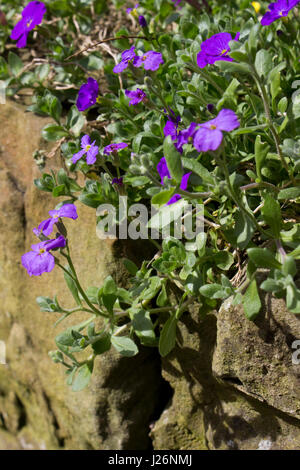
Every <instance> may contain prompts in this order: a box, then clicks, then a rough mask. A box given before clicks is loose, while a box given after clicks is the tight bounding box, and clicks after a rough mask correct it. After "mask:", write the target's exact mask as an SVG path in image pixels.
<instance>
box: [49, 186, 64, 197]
mask: <svg viewBox="0 0 300 470" xmlns="http://www.w3.org/2000/svg"><path fill="white" fill-rule="evenodd" d="M66 194H68V192H67V191H66V186H65V185H64V184H60V185H59V186H56V187H55V188H53V190H52V196H53V197H60V196H65V195H66Z"/></svg>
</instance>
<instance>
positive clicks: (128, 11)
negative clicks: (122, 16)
mask: <svg viewBox="0 0 300 470" xmlns="http://www.w3.org/2000/svg"><path fill="white" fill-rule="evenodd" d="M139 6H140V4H139V3H136V4H135V5H134V7H132V8H127V10H126V13H128V14H129V13H131V12H132V11H133V10H136V9H137V8H138V7H139Z"/></svg>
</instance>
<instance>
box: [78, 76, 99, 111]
mask: <svg viewBox="0 0 300 470" xmlns="http://www.w3.org/2000/svg"><path fill="white" fill-rule="evenodd" d="M98 93H99V85H98V83H97V81H96V80H94V78H92V77H89V78H88V81H87V83H84V84H83V85H81V87H80V90H79V92H78V97H77V101H76V106H77V108H78V111H85V110H86V109H88V108H90V107H91V106H93V105H94V104H95V103H96V100H97V96H98Z"/></svg>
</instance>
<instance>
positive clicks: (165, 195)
mask: <svg viewBox="0 0 300 470" xmlns="http://www.w3.org/2000/svg"><path fill="white" fill-rule="evenodd" d="M174 192H175V189H174V188H172V189H168V190H166V191H160V193H157V194H155V196H153V198H152V200H151V203H152V204H153V205H154V206H155V205H157V206H162V205H164V204H166V203H167V202H168V201H169V200H170V199H171V197H172V196H173V194H174Z"/></svg>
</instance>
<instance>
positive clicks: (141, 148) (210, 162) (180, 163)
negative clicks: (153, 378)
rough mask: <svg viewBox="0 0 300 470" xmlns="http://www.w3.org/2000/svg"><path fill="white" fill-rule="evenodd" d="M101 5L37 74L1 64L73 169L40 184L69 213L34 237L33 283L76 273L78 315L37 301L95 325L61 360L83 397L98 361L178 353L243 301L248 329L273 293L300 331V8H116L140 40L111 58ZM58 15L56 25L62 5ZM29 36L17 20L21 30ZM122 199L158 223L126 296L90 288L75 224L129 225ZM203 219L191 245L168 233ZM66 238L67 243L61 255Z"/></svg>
mask: <svg viewBox="0 0 300 470" xmlns="http://www.w3.org/2000/svg"><path fill="white" fill-rule="evenodd" d="M90 3H93V5H94V7H95V9H94V10H93V11H95V14H94V16H93V18H92V19H90V18H89V15H90V11H89V10H88V11H87V10H85V7H84V6H83V7H82V12H81V14H80V15H79V16H78V22H79V23H78V25H77V28H76V25H74V22H73V18H74V15H75V17H76V14H77V12H76V11H74V9H73V6H72V5H73V3H72V2H70V4H69V3H68V6H66V10H65V11H64V15H63V16H62V18H61V20H60V22H59V24H56V23H55V22H54V23H53V24H52V23H51V27H50V24H49V27H48V26H47V24H46V23H45V24H43V27H44V28H46V30H47V32H48V35H47V34H45V40H44V43H43V48H41V49H39V48H38V45H36V47H37V52H36V53H35V56H34V57H32V58H31V61H30V65H28V66H27V65H25V64H23V63H22V61H21V59H20V58H19V57H18V56H17V55H16V54H15V52H12V51H9V52H8V50H7V51H6V55H5V57H7V63H6V60H4V59H3V60H1V62H0V79H1V80H4V81H5V83H6V85H7V89H8V94H10V95H11V96H12V95H14V94H18V93H19V92H20V90H22V88H26V89H28V88H30V87H31V88H32V90H33V93H34V95H33V102H32V104H31V106H30V107H29V110H31V111H33V112H36V113H38V114H41V115H47V116H51V117H52V118H53V121H54V122H53V123H51V124H47V126H45V128H44V129H43V131H42V136H43V138H44V139H45V140H47V141H50V142H51V141H52V142H53V141H55V142H56V144H55V150H58V149H60V151H61V156H62V159H63V167H64V168H61V169H60V170H59V171H53V170H52V171H50V172H49V171H45V170H42V171H43V174H42V175H41V177H40V178H38V179H37V180H35V184H36V186H37V187H38V188H39V189H40V190H42V191H47V192H49V193H52V195H53V197H55V198H60V199H59V205H58V206H57V208H56V210H54V211H50V213H49V214H50V216H51V217H50V218H48V219H46V220H45V221H43V222H42V223H41V224H40V225H39V226H38V228H37V229H35V230H34V233H35V234H36V235H38V236H39V238H40V243H39V244H37V245H32V251H30V252H28V253H26V254H25V255H24V256H23V258H22V264H23V266H24V267H25V268H26V270H27V271H28V273H29V274H30V275H40V274H42V273H43V275H44V276H48V275H49V274H48V272H49V271H52V270H53V268H54V265H55V264H56V265H57V267H58V268H60V269H62V270H63V272H64V276H65V280H66V283H67V286H68V288H69V289H70V291H71V293H72V295H73V297H74V300H75V302H76V306H75V307H71V308H65V307H64V306H61V305H60V303H59V301H58V299H57V298H55V299H50V298H48V297H39V298H38V299H37V301H38V304H39V306H40V308H41V310H42V311H47V312H53V314H54V315H57V314H60V315H61V316H60V317H59V318H58V319H57V322H56V323H60V322H62V321H63V320H64V319H65V318H66V317H70V316H72V314H73V312H79V311H80V312H83V313H82V315H85V316H84V321H83V322H82V323H79V324H75V325H73V326H72V327H69V328H68V329H66V330H65V331H63V332H62V333H60V334H59V335H58V336H57V337H56V345H57V348H58V349H57V350H56V351H52V352H51V354H50V355H51V357H52V359H53V360H54V361H55V362H59V363H61V364H62V366H63V367H65V368H66V373H67V376H68V383H69V384H73V385H72V386H73V389H74V390H80V389H82V388H83V387H84V386H85V385H87V383H88V381H89V379H90V377H91V374H92V370H93V364H94V361H95V358H96V357H97V356H98V355H99V354H103V353H106V352H107V351H109V350H110V348H111V347H113V348H114V349H116V350H117V351H118V352H119V353H120V354H122V355H124V356H133V355H135V354H137V353H138V348H139V345H144V346H151V347H158V350H159V352H160V354H161V355H162V356H166V355H168V354H169V353H171V351H172V350H173V349H174V347H175V346H176V343H177V325H179V323H180V319H181V317H182V315H188V314H189V312H190V311H191V310H193V312H195V311H198V312H199V316H200V317H201V318H203V317H204V316H205V315H209V314H210V312H212V311H214V310H217V309H218V308H219V307H220V305H221V302H222V301H224V299H227V298H228V299H229V298H230V302H231V304H232V305H233V306H235V305H241V306H242V307H243V309H244V312H245V322H248V321H255V319H256V317H257V316H258V315H260V314H261V310H262V294H263V292H264V291H265V292H269V293H270V295H274V296H276V297H282V298H284V299H285V301H286V305H287V309H288V311H289V314H290V315H294V314H299V313H300V290H299V284H298V279H299V277H298V272H297V263H298V262H299V259H300V251H299V241H300V224H299V210H298V203H299V197H300V190H299V182H300V177H299V170H300V100H299V98H300V96H299V93H298V89H297V84H298V82H299V81H300V62H299V44H300V29H299V18H300V16H299V15H300V11H299V2H297V1H278V2H276V3H271V4H270V5H269V6H268V8H266V6H267V5H266V4H265V3H262V4H260V8H258V5H257V3H258V2H252V3H251V1H249V2H244V1H243V2H241V1H239V2H236V1H229V2H226V4H222V3H221V2H218V1H215V0H210V1H207V2H194V1H193V2H185V1H181V2H180V7H178V4H179V2H178V1H176V2H175V1H171V0H166V1H164V2H152V1H150V0H141V2H140V3H139V6H138V7H137V6H136V4H135V3H134V2H130V1H128V2H122V1H121V2H118V3H116V2H115V4H117V5H118V8H119V9H120V12H119V14H121V15H123V18H124V25H125V24H126V25H128V23H132V31H129V30H128V29H127V28H126V27H125V26H124V27H122V28H121V29H120V30H118V29H117V27H116V28H115V30H114V31H113V32H112V33H111V34H109V35H107V37H105V38H103V39H100V41H99V40H98V39H97V41H96V42H93V40H92V38H91V37H90V38H89V39H88V40H87V39H86V35H87V34H89V31H92V30H93V28H94V27H95V28H96V25H97V23H98V21H99V20H101V16H99V14H100V13H102V15H105V12H104V11H100V12H99V11H98V10H97V8H98V6H97V5H98V2H92V1H91V2H90ZM253 4H254V5H253ZM45 5H46V6H47V19H48V20H49V21H50V22H51V19H52V18H53V17H55V14H57V10H55V8H56V7H55V6H56V5H57V2H45ZM192 5H194V6H195V7H193V6H192ZM61 8H62V7H61ZM127 8H131V9H134V8H138V12H137V15H141V14H143V15H145V16H146V18H147V20H148V23H149V24H148V26H147V27H142V28H141V26H140V24H139V23H138V21H132V18H131V20H130V17H129V16H128V15H132V14H133V10H131V11H130V12H129V13H127V12H126V10H127ZM210 10H211V11H212V14H209V15H208V13H207V11H210ZM5 11H6V10H5ZM21 11H22V9H21V8H20V10H18V12H21ZM109 14H110V13H109V12H108V15H109ZM81 15H83V17H84V18H88V20H87V19H85V22H84V21H83V20H82V16H81ZM134 15H135V13H134ZM135 18H136V16H135ZM18 21H19V17H18V16H17V15H12V16H11V17H10V18H9V21H8V26H6V28H7V27H10V28H11V30H12V29H13V28H14V27H15V24H16V23H17V22H18ZM25 23H26V22H25ZM25 23H24V24H25ZM22 24H23V23H22ZM32 24H33V23H32ZM87 24H88V25H89V26H88V27H87V26H86V25H87ZM26 25H27V23H26ZM26 27H27V26H26ZM28 27H29V26H28ZM88 28H90V30H89V29H88ZM24 31H25V30H24ZM41 31H43V30H42V29H41ZM70 31H71V32H72V34H70ZM24 34H27V33H26V31H25V33H24ZM77 36H79V37H78V38H77ZM98 36H99V35H97V38H98ZM82 43H84V44H87V46H86V47H85V48H84V49H82ZM11 45H12V43H10V44H9V47H11ZM37 56H38V57H37ZM49 75H50V77H52V78H51V80H49V79H48V76H49ZM20 96H21V94H20ZM50 156H51V154H50ZM45 159H46V163H48V164H49V163H50V165H51V158H50V157H49V156H47V154H46V157H45ZM40 160H41V158H39V162H40ZM42 166H43V161H42V162H40V163H39V167H42ZM79 176H80V178H79ZM79 182H80V184H79ZM119 196H126V198H127V199H126V201H127V204H128V207H130V206H131V205H133V204H136V203H139V204H141V203H143V205H144V207H146V208H149V207H150V206H154V207H155V208H156V210H157V213H156V214H154V215H153V216H152V217H151V219H150V220H149V222H148V225H147V227H144V229H143V230H141V233H140V234H139V233H138V234H137V235H136V238H142V239H143V243H144V246H145V251H144V252H143V253H140V263H139V264H138V265H136V264H134V263H133V262H132V261H131V260H127V259H124V266H125V268H126V269H127V270H128V276H127V277H126V279H127V281H126V282H127V285H126V286H124V285H123V286H122V287H120V286H119V285H117V284H116V280H115V279H114V278H113V276H109V277H108V278H107V279H106V280H105V281H104V283H102V284H101V283H100V285H98V283H97V280H96V279H95V285H94V286H92V287H88V286H85V285H84V280H83V284H82V281H81V280H79V277H78V275H77V273H76V266H75V265H74V263H73V261H72V258H71V253H72V247H71V246H70V243H69V240H68V234H67V231H66V227H65V225H64V223H63V220H62V218H64V217H66V218H72V219H76V218H77V212H76V208H75V204H76V206H78V205H79V204H85V205H87V206H89V207H91V208H94V209H97V208H98V207H99V206H101V204H102V203H105V204H111V205H112V206H113V207H114V208H115V209H118V210H119V212H118V211H115V213H116V214H118V216H119V215H120V214H119V213H120V212H121V210H120V207H119ZM187 205H190V207H191V211H190V216H191V218H192V221H193V222H195V221H196V219H197V217H198V215H199V214H198V212H199V211H198V207H199V205H201V207H202V208H203V212H202V213H201V216H200V217H201V221H202V223H203V227H204V228H203V231H202V232H201V233H198V234H197V236H195V238H194V240H192V241H191V240H190V239H188V237H187V234H186V231H184V230H183V231H182V232H181V235H182V238H181V239H180V238H179V237H178V236H177V235H176V233H177V232H176V224H175V219H174V217H173V219H172V220H173V221H174V224H173V225H172V224H171V228H170V234H169V236H168V237H165V236H164V231H165V228H166V223H167V221H168V220H169V221H170V220H171V218H172V214H174V213H177V214H178V213H181V212H180V210H181V209H184V208H185V207H186V206H187ZM174 211H175V212H174ZM102 213H103V211H100V212H97V217H98V219H97V222H98V224H99V223H100V222H103V217H104V216H103V215H102ZM99 214H100V215H99ZM118 216H117V215H116V217H115V219H116V223H117V224H119V225H121V223H122V221H123V219H122V218H121V216H120V217H119V218H120V220H119V218H118ZM180 217H181V218H180V221H182V220H183V219H184V218H185V217H186V215H183V216H180ZM128 220H129V221H130V222H132V215H130V217H128ZM95 221H96V215H95ZM69 222H70V223H71V224H72V225H73V224H76V227H78V226H79V224H80V225H83V224H84V223H85V221H84V220H80V218H78V219H77V220H76V222H73V221H69ZM134 222H136V221H134ZM54 228H55V229H56V230H57V238H54V235H51V237H53V238H51V240H49V239H48V236H49V235H50V234H52V233H53V230H54ZM151 230H153V233H154V232H155V233H156V235H157V236H155V237H154V235H152V231H151ZM145 232H147V237H146V238H147V239H144V238H145V236H144V235H145ZM132 243H135V240H132ZM149 247H151V248H149ZM146 248H147V249H146ZM54 250H56V251H54ZM149 252H150V255H149V257H148V256H147V258H146V257H145V255H144V253H149ZM124 278H125V276H124ZM32 282H34V281H32ZM125 287H126V288H125ZM86 317H87V318H86ZM86 351H89V352H88V354H85V353H86Z"/></svg>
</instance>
